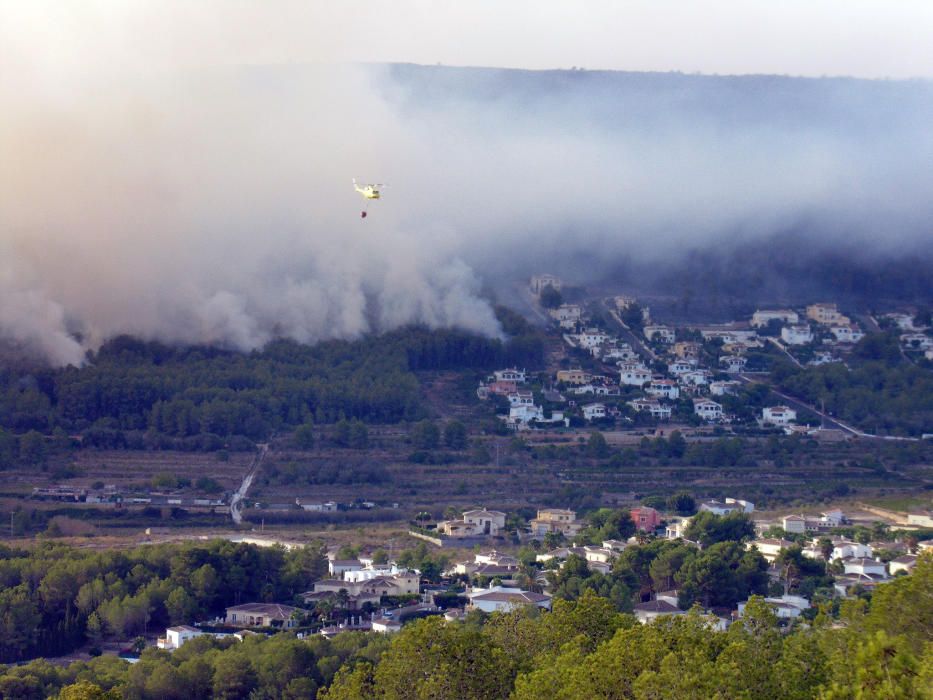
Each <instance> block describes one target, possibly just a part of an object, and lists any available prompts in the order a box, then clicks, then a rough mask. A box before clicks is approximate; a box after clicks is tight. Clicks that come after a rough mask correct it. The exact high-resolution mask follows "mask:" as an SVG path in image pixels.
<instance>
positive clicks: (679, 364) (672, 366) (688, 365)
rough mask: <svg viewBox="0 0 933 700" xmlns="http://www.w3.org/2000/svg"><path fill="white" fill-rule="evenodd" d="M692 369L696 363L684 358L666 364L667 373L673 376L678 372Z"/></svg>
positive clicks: (681, 372)
mask: <svg viewBox="0 0 933 700" xmlns="http://www.w3.org/2000/svg"><path fill="white" fill-rule="evenodd" d="M694 369H696V363H695V362H687V361H686V360H677V361H676V362H671V363H669V364H668V365H667V371H668V373H669V374H673V375H675V376H676V375H678V374H683V373H684V372H690V371H691V370H694Z"/></svg>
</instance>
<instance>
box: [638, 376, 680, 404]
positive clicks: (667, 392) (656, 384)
mask: <svg viewBox="0 0 933 700" xmlns="http://www.w3.org/2000/svg"><path fill="white" fill-rule="evenodd" d="M645 393H646V394H650V395H651V396H659V397H660V396H663V397H664V398H665V399H671V400H673V399H676V398H678V397H679V396H680V388H679V387H678V386H677V383H676V382H675V381H674V380H673V379H653V380H652V381H651V383H650V384H648V386H647V387H645Z"/></svg>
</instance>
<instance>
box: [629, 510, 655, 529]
mask: <svg viewBox="0 0 933 700" xmlns="http://www.w3.org/2000/svg"><path fill="white" fill-rule="evenodd" d="M631 516H632V520H633V521H635V527H637V528H638V529H639V530H645V531H646V532H652V531H653V530H656V529H657V528H658V526H659V525H660V524H661V514H660V513H659V512H658V511H656V510H655V509H654V508H647V507H644V506H643V507H641V508H633V509H632V510H631Z"/></svg>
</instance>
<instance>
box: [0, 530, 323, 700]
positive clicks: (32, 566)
mask: <svg viewBox="0 0 933 700" xmlns="http://www.w3.org/2000/svg"><path fill="white" fill-rule="evenodd" d="M326 572H327V561H326V559H325V558H324V556H323V554H322V551H321V549H320V547H313V546H312V547H305V548H299V549H291V550H288V551H286V550H285V549H283V548H268V547H266V548H264V547H256V546H254V545H247V544H234V543H232V542H227V541H220V540H216V541H213V542H210V543H205V544H198V545H156V546H146V547H139V548H136V549H130V550H107V551H91V550H86V549H75V548H72V547H67V546H63V545H55V544H51V543H43V544H38V545H36V546H34V547H31V548H30V549H18V548H12V547H6V546H0V661H6V662H9V661H18V660H21V659H26V658H31V657H34V656H40V655H41V656H56V655H59V654H63V653H66V652H69V651H71V650H73V649H74V648H76V647H78V646H80V645H82V644H84V643H85V642H91V643H97V642H99V641H100V640H102V639H104V638H106V637H111V636H112V637H117V638H124V639H125V638H128V637H132V636H134V635H137V634H143V633H144V632H146V631H152V630H158V629H160V628H164V627H165V626H167V625H170V624H178V623H187V622H191V621H192V620H193V619H203V618H206V617H207V616H208V615H213V614H217V613H219V612H222V611H223V609H224V607H226V606H227V605H235V604H239V603H243V602H255V601H272V600H276V601H291V600H293V598H294V597H295V595H296V594H298V593H301V592H303V591H306V590H308V589H309V588H310V587H311V584H312V582H314V581H315V580H317V579H319V578H321V576H322V575H324V574H326ZM3 697H5V696H3Z"/></svg>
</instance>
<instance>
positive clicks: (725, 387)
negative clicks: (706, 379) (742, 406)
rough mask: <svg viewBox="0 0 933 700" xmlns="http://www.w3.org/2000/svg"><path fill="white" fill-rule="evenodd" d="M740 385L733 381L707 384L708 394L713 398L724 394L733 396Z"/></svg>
mask: <svg viewBox="0 0 933 700" xmlns="http://www.w3.org/2000/svg"><path fill="white" fill-rule="evenodd" d="M741 385H742V383H741V382H738V381H736V380H734V379H729V380H726V381H720V382H710V383H709V393H710V394H712V395H713V396H725V395H726V394H734V393H736V392H737V391H738V390H739V387H740V386H741Z"/></svg>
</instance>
